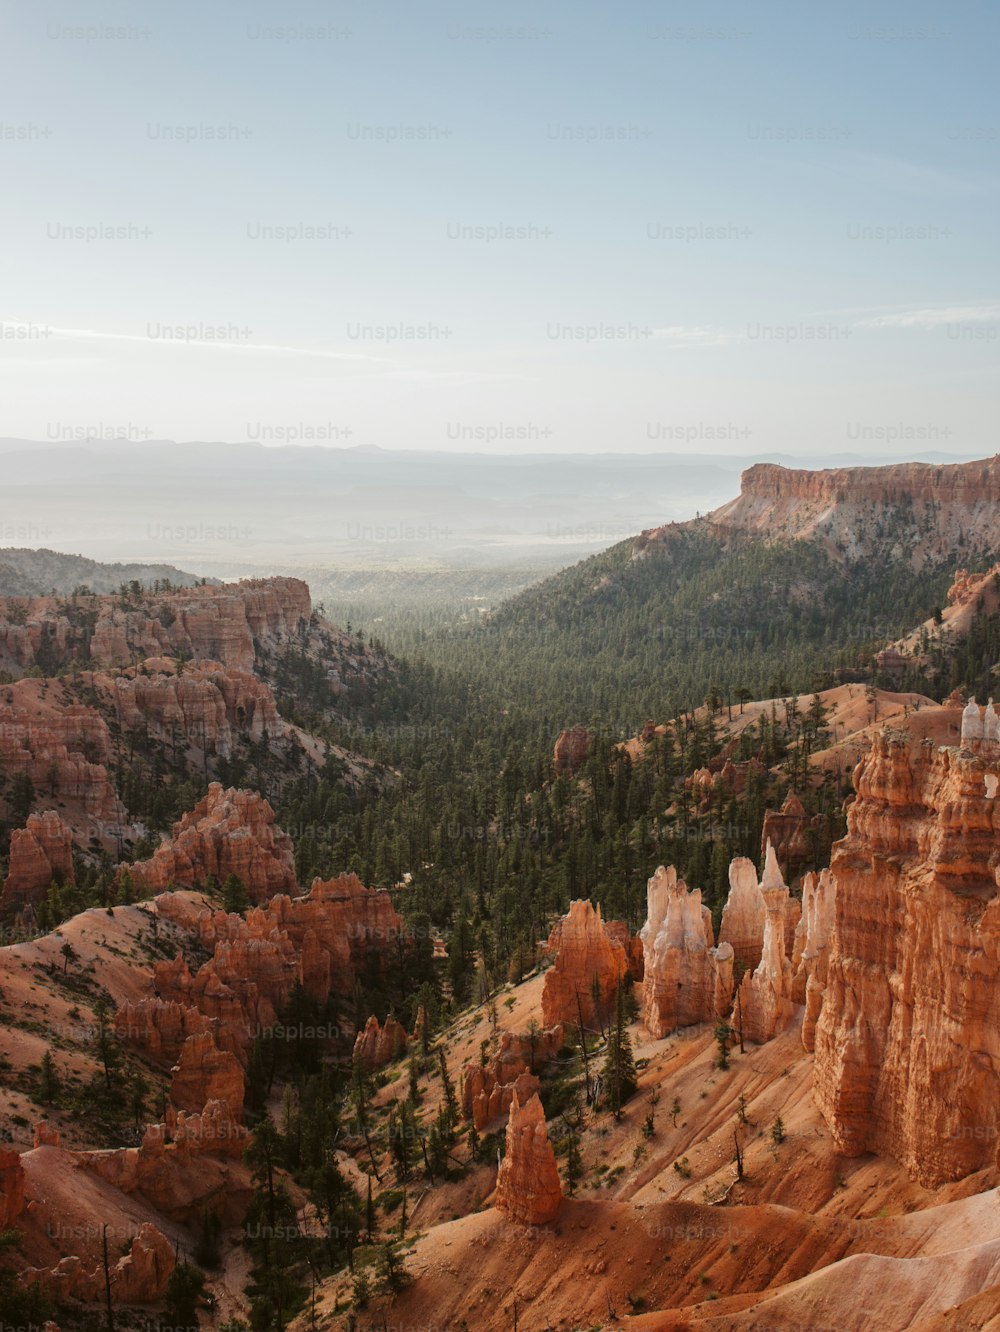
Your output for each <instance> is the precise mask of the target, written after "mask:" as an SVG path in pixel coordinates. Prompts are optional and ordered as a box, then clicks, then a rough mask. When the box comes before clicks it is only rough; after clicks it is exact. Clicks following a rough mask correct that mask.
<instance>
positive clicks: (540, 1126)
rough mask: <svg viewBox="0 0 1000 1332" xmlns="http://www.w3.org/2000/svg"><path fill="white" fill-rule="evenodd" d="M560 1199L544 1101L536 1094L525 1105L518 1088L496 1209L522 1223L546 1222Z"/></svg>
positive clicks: (560, 1192) (559, 1184) (498, 1186)
mask: <svg viewBox="0 0 1000 1332" xmlns="http://www.w3.org/2000/svg"><path fill="white" fill-rule="evenodd" d="M561 1202H562V1185H561V1183H560V1182H559V1169H558V1167H557V1165H556V1156H555V1152H554V1151H553V1150H552V1144H551V1143H550V1142H549V1135H548V1131H547V1129H546V1127H545V1111H544V1110H543V1109H542V1103H541V1101H540V1100H539V1099H538V1096H537V1095H533V1096H531V1097H530V1099H529V1100H528V1101H527V1102H526V1103H525V1104H524V1105H523V1106H522V1105H521V1103H520V1100H519V1099H518V1096H517V1093H516V1092H515V1093H514V1096H513V1099H512V1101H511V1106H510V1118H509V1119H508V1121H507V1137H506V1150H505V1154H504V1158H503V1160H502V1161H501V1163H500V1170H499V1172H498V1174H497V1191H496V1207H497V1210H498V1211H500V1212H503V1213H504V1215H505V1216H507V1217H509V1218H510V1220H511V1221H517V1222H519V1223H520V1224H521V1225H525V1226H544V1225H547V1224H548V1223H549V1222H550V1221H553V1220H555V1218H556V1216H557V1214H558V1212H559V1205H560V1203H561Z"/></svg>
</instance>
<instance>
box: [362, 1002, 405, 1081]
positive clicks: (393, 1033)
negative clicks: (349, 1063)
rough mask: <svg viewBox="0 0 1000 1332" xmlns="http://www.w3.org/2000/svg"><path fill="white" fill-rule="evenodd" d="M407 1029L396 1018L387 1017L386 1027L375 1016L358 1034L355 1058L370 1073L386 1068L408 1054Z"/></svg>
mask: <svg viewBox="0 0 1000 1332" xmlns="http://www.w3.org/2000/svg"><path fill="white" fill-rule="evenodd" d="M407 1043H408V1041H407V1035H406V1028H405V1027H404V1026H403V1024H402V1023H401V1022H397V1021H396V1019H395V1018H394V1017H387V1018H386V1020H385V1026H384V1027H383V1026H380V1025H379V1020H378V1018H377V1017H375V1015H374V1014H373V1015H372V1016H371V1017H370V1018H369V1019H368V1021H367V1022H366V1023H365V1025H364V1028H363V1030H361V1031H359V1032H358V1035H357V1038H356V1040H355V1042H354V1055H353V1058H354V1059H355V1060H356V1061H357V1062H358V1063H359V1064H360V1065H361V1067H362V1068H363V1069H365V1070H366V1071H367V1072H369V1073H374V1072H375V1071H376V1069H379V1068H385V1066H386V1064H391V1063H392V1062H393V1060H395V1059H400V1058H401V1057H402V1056H403V1055H404V1054H405V1053H406V1047H407Z"/></svg>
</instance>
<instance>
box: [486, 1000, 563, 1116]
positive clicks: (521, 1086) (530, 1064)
mask: <svg viewBox="0 0 1000 1332" xmlns="http://www.w3.org/2000/svg"><path fill="white" fill-rule="evenodd" d="M562 1045H563V1029H562V1027H561V1026H559V1025H557V1026H555V1027H550V1028H549V1029H548V1030H547V1031H540V1032H538V1033H537V1034H536V1035H535V1036H534V1037H532V1036H531V1035H530V1034H529V1033H527V1032H524V1033H521V1034H520V1035H515V1034H514V1033H513V1032H510V1031H505V1032H502V1033H501V1034H500V1048H499V1049H498V1050H497V1052H496V1053H495V1054H494V1055H492V1056H491V1057H490V1058H489V1059H488V1060H487V1062H486V1063H485V1064H483V1063H481V1062H479V1061H474V1062H469V1063H467V1064H466V1065H465V1067H464V1069H463V1070H462V1110H463V1112H464V1114H465V1116H466V1118H468V1119H471V1120H472V1122H473V1124H474V1125H475V1127H476V1129H477V1131H479V1132H483V1131H486V1130H489V1129H492V1128H495V1127H496V1126H497V1124H498V1123H499V1122H501V1121H502V1120H503V1119H504V1118H506V1117H507V1115H508V1112H509V1110H510V1107H511V1104H512V1103H513V1100H514V1097H515V1095H516V1096H517V1099H518V1102H519V1103H520V1104H521V1105H526V1104H527V1102H528V1101H529V1100H530V1098H531V1096H532V1095H533V1094H534V1093H535V1092H537V1091H539V1090H540V1089H541V1082H540V1081H539V1078H538V1076H537V1075H538V1071H539V1070H541V1069H542V1068H543V1067H544V1066H545V1065H546V1064H547V1063H548V1062H549V1060H550V1059H552V1058H553V1057H554V1056H555V1055H556V1054H557V1053H558V1051H559V1050H560V1049H562Z"/></svg>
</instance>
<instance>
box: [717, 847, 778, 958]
mask: <svg viewBox="0 0 1000 1332" xmlns="http://www.w3.org/2000/svg"><path fill="white" fill-rule="evenodd" d="M766 916H767V907H766V905H765V903H764V897H763V894H762V893H761V891H760V885H759V884H758V882H757V867H756V865H754V863H753V861H752V860H749V859H748V858H747V857H746V856H737V857H736V859H735V860H732V861H730V864H729V896H728V897H727V898H726V902H725V905H724V906H723V908H722V920H721V921H720V922H719V942H720V943H727V944H729V945H730V946H731V948H732V950H733V958H734V961H735V962H736V963H738V964H739V966H740V968H741V970H742V971H744V972H747V971H753V970H754V968H755V967H756V966H757V964H758V963H759V962H760V957H761V950H762V948H763V944H764V920H765V918H766Z"/></svg>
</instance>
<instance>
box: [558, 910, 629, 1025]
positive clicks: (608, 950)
mask: <svg viewBox="0 0 1000 1332" xmlns="http://www.w3.org/2000/svg"><path fill="white" fill-rule="evenodd" d="M549 948H550V949H555V954H556V956H555V962H554V964H553V965H552V967H550V969H549V970H548V971H547V972H546V973H545V984H544V987H543V989H542V1022H543V1023H544V1025H545V1026H546V1027H554V1026H555V1025H556V1024H557V1023H560V1022H565V1023H567V1024H572V1025H576V1024H577V1023H578V1022H579V1020H580V1016H579V1015H580V1013H581V1012H582V1014H583V1023H584V1026H586V1027H591V1028H594V1027H598V1026H600V1025H601V1024H602V1023H603V1022H605V1021H606V1020H607V1018H608V1016H609V1014H610V1013H611V1011H612V1009H613V1008H614V1002H615V993H616V991H617V989H618V986H619V985H620V984H621V982H622V978H623V977H624V976H625V975H626V974H627V973H628V971H629V958H628V955H627V954H626V952H625V949H624V948H623V947H622V945H621V942H620V941H619V940H618V939H614V938H612V937H611V936H610V935H609V934H608V931H607V930H606V929H605V927H604V923H603V921H602V920H601V908H600V907H598V908H597V910H596V911H595V910H594V907H593V904H592V903H590V902H585V901H577V902H571V903H570V908H569V912H568V914H567V915H565V916H563V918H562V919H561V920H560V921H559V922H558V923H557V924H556V926H555V929H554V930H553V932H552V935H551V937H550V939H549ZM595 987H596V990H597V1006H596V1007H595V995H594V991H595Z"/></svg>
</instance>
